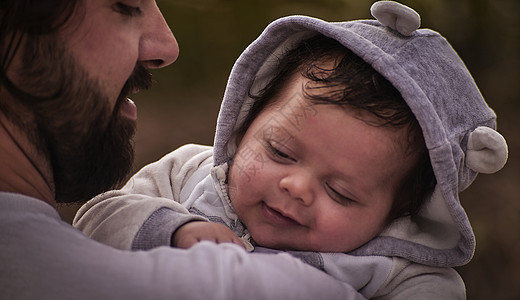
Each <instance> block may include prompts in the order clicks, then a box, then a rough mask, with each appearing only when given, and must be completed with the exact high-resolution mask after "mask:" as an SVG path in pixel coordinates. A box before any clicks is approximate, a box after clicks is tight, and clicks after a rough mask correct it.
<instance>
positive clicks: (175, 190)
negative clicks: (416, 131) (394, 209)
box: [75, 1, 507, 299]
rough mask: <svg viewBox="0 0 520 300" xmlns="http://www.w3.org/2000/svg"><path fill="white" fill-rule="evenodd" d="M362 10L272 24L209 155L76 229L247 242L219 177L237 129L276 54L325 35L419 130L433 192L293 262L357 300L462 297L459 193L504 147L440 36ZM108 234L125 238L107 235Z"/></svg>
mask: <svg viewBox="0 0 520 300" xmlns="http://www.w3.org/2000/svg"><path fill="white" fill-rule="evenodd" d="M371 11H372V14H373V16H374V17H375V18H376V19H377V20H359V21H350V22H338V23H330V22H325V21H323V20H319V19H315V18H310V17H305V16H291V17H285V18H282V19H279V20H276V21H274V22H273V23H271V24H270V25H269V26H268V27H267V28H266V29H265V30H264V32H263V33H262V34H261V35H260V36H259V37H258V38H257V39H256V40H255V41H254V42H253V43H252V44H251V45H250V46H249V47H248V48H247V49H246V50H245V51H244V52H243V53H242V55H241V56H240V57H239V58H238V60H237V62H236V63H235V65H234V67H233V69H232V72H231V75H230V78H229V81H228V85H227V88H226V92H225V95H224V100H223V102H222V106H221V110H220V114H219V117H218V124H217V131H216V136H215V144H214V148H213V149H210V148H207V147H202V146H194V145H191V146H185V147H182V148H180V149H179V150H176V151H174V152H172V153H171V154H169V155H167V156H165V157H164V158H163V159H161V160H160V161H158V162H156V163H154V164H151V165H149V166H147V167H145V168H144V169H143V170H141V171H140V172H139V173H138V174H136V175H135V176H134V177H133V179H132V180H131V181H130V182H129V183H128V184H127V186H125V188H124V189H123V190H121V191H114V192H111V193H107V194H105V195H102V196H100V197H97V198H95V199H93V200H92V201H90V202H89V203H87V204H86V205H85V206H84V207H83V208H82V209H81V210H80V211H79V213H78V215H77V217H76V220H75V226H77V227H78V228H80V229H81V230H82V231H84V232H85V233H86V234H87V235H90V236H91V237H92V238H94V239H97V240H100V241H102V242H104V243H108V244H110V245H113V246H115V247H119V248H125V249H128V248H133V249H147V248H151V247H155V246H159V245H169V243H170V238H171V235H172V233H173V232H174V231H175V230H176V229H177V228H178V227H179V226H182V225H183V224H185V223H186V222H188V221H191V220H206V221H208V220H209V221H212V222H221V223H223V224H226V225H227V226H228V227H230V228H231V229H232V230H233V231H234V232H235V233H237V234H238V235H239V236H243V235H247V230H246V229H245V228H244V227H243V225H242V224H241V222H240V220H238V218H237V217H236V214H235V213H234V211H233V208H232V206H231V203H230V201H229V198H228V197H227V186H226V184H225V181H226V180H225V179H226V174H227V168H228V164H229V163H230V161H231V159H232V158H233V156H234V154H235V151H236V142H235V139H236V131H237V128H239V127H240V125H241V124H242V122H243V121H244V119H245V116H247V114H248V113H249V111H248V109H249V107H250V104H251V102H252V101H253V100H252V99H251V98H249V91H253V92H254V91H258V90H260V89H262V88H263V87H264V86H265V84H266V83H267V82H269V79H270V78H271V77H272V76H273V73H274V72H273V68H274V67H275V65H276V59H275V58H276V57H278V56H279V54H280V53H283V52H284V51H286V50H287V49H290V48H291V47H294V46H295V44H297V43H298V42H299V41H301V40H302V39H306V38H309V37H311V36H313V35H317V34H322V35H325V36H328V37H330V38H333V39H335V40H337V41H339V42H340V43H341V44H342V45H344V46H345V47H347V48H348V49H350V50H351V51H353V52H354V53H355V54H357V55H358V56H359V57H361V58H362V59H363V60H365V61H366V62H367V63H369V64H370V65H371V66H372V67H373V68H374V69H375V70H376V71H377V72H379V73H380V74H382V75H383V76H384V77H385V78H386V79H387V80H389V81H390V82H391V83H392V84H393V85H394V87H395V88H396V89H397V90H398V91H399V92H400V93H401V95H402V97H403V98H404V99H405V101H406V103H407V104H408V105H409V107H410V108H411V110H412V112H413V113H414V114H415V116H416V118H417V120H418V122H419V125H420V127H421V128H422V131H423V135H424V138H425V142H426V147H427V149H428V151H429V155H430V159H431V164H432V166H433V170H434V173H435V176H436V179H437V185H436V187H435V190H434V192H433V193H432V195H431V197H430V199H428V201H427V202H426V203H425V205H424V206H423V207H422V209H421V211H420V212H419V214H418V215H417V216H415V217H413V218H410V217H404V218H400V219H398V220H397V221H395V222H394V223H392V224H391V225H390V226H388V227H387V228H386V229H385V230H384V232H382V233H381V234H380V235H379V236H377V237H376V238H374V239H373V240H371V241H369V242H368V243H366V244H365V245H363V246H362V247H360V248H358V249H356V250H354V251H352V252H351V253H348V254H338V253H335V254H332V253H328V254H324V253H321V254H320V253H306V252H291V254H292V255H293V256H296V257H300V258H301V259H302V260H303V261H305V262H307V263H310V264H312V265H314V266H316V267H317V268H319V269H321V270H324V271H326V272H327V273H329V274H330V275H332V276H334V277H335V278H337V279H339V280H342V281H345V282H347V283H348V284H350V285H352V286H353V287H354V288H355V289H356V290H358V291H359V292H360V293H362V295H363V296H364V297H366V298H371V297H381V298H402V297H405V298H409V299H412V298H414V297H416V298H420V299H426V298H438V297H441V298H444V299H446V297H448V298H450V299H451V298H463V297H464V286H463V283H462V281H461V280H460V278H459V277H458V275H457V274H456V273H455V271H453V270H452V269H451V267H454V266H460V265H464V264H466V263H467V262H469V261H470V259H471V258H472V256H473V253H474V249H475V238H474V234H473V231H472V229H471V226H470V223H469V220H468V218H467V215H466V213H465V211H464V209H463V207H462V206H461V204H460V201H459V193H460V192H461V191H463V190H464V189H465V188H467V187H468V186H469V185H470V184H471V183H472V181H473V180H474V179H475V177H476V175H477V173H479V172H483V173H493V172H496V171H498V170H500V169H501V168H502V167H503V165H504V164H505V162H506V160H507V145H506V143H505V140H504V138H503V137H502V136H501V135H500V134H498V133H497V131H496V121H495V119H496V116H495V114H494V112H493V111H492V110H491V109H490V108H489V107H488V105H487V104H486V102H485V101H484V99H483V98H482V96H481V94H480V92H479V90H478V88H477V86H476V84H475V82H474V80H473V79H472V77H471V75H470V73H469V72H468V70H467V68H466V67H465V65H464V63H463V62H462V60H461V59H460V58H459V56H458V55H457V54H456V52H455V51H454V50H453V49H452V47H451V46H450V44H449V43H448V42H447V41H446V40H445V39H444V38H443V37H442V36H441V35H439V34H438V33H437V32H434V31H432V30H428V29H418V28H419V25H420V18H419V15H418V14H417V13H416V12H415V11H413V10H411V9H410V8H408V7H405V6H403V5H400V4H398V3H396V2H392V1H380V2H377V3H375V4H374V5H373V6H372V9H371ZM135 194H145V195H148V196H150V198H149V199H148V200H149V201H134V200H135V199H136V197H135ZM157 197H161V198H157ZM208 197H209V198H213V199H218V200H217V201H208V200H207V198H208ZM129 199H131V201H130V200H129ZM165 199H173V200H175V202H174V203H175V204H172V203H171V202H172V201H166V200H165ZM152 200H153V201H152ZM177 202H178V203H180V204H181V205H178V203H177ZM204 202H207V203H206V204H204ZM110 207H111V208H110ZM216 207H219V208H218V209H217V210H220V212H215V209H216ZM122 212H123V213H122ZM129 215H132V218H131V220H129V218H127V216H129ZM107 216H110V217H109V218H107ZM118 216H119V217H118ZM107 220H108V221H107ZM122 227H124V228H125V231H122V230H121V228H122ZM116 230H117V232H119V233H121V232H125V233H124V234H118V235H117V236H114V235H113V234H110V233H111V232H115V231H116ZM256 251H263V252H266V251H271V250H267V249H256ZM440 287H442V288H440ZM407 291H408V292H407Z"/></svg>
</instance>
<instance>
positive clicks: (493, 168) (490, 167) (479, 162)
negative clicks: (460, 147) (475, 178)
mask: <svg viewBox="0 0 520 300" xmlns="http://www.w3.org/2000/svg"><path fill="white" fill-rule="evenodd" d="M507 157H508V149H507V143H506V140H505V139H504V137H503V136H502V135H500V133H498V132H497V131H495V130H493V129H491V128H489V127H485V126H480V127H477V128H476V129H475V130H474V131H473V132H471V133H470V135H469V139H468V150H467V153H466V165H467V166H468V168H470V169H471V170H473V171H476V172H480V173H484V174H492V173H495V172H497V171H499V170H500V169H502V168H503V167H504V165H505V164H506V162H507Z"/></svg>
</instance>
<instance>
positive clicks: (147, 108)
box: [61, 0, 520, 300]
mask: <svg viewBox="0 0 520 300" xmlns="http://www.w3.org/2000/svg"><path fill="white" fill-rule="evenodd" d="M157 2H158V4H159V6H160V8H161V9H162V10H163V13H164V15H165V18H166V20H167V21H168V23H169V25H170V27H171V28H172V31H173V33H174V34H175V36H176V38H177V40H178V42H179V45H180V49H181V51H180V56H179V58H178V60H177V62H175V63H174V64H173V65H171V66H169V67H167V68H165V69H162V70H155V71H153V75H154V80H155V81H156V83H155V85H154V87H153V88H152V89H151V90H149V91H145V92H141V93H139V94H138V95H136V96H134V97H133V99H134V101H135V102H136V103H137V106H138V109H139V122H138V131H137V136H136V139H135V144H136V155H137V156H136V162H135V169H134V170H135V171H137V170H138V169H139V168H141V167H142V166H143V165H145V164H147V163H150V162H153V161H155V160H157V159H159V158H160V157H162V156H163V155H165V154H166V153H167V152H169V151H171V150H173V149H175V148H177V147H178V146H180V145H183V144H186V143H200V144H208V145H211V144H212V142H213V134H214V128H215V124H216V118H217V114H218V109H219V105H220V101H221V99H222V95H223V93H224V89H225V85H226V81H227V77H228V75H229V72H230V70H231V67H232V66H233V63H234V61H235V60H236V58H237V57H238V56H239V54H240V53H241V52H242V51H243V50H244V49H245V47H246V46H247V45H248V44H249V43H251V42H252V41H253V40H254V39H255V38H256V37H257V36H258V35H259V34H260V33H261V32H262V30H263V29H264V28H265V26H266V25H267V24H268V23H270V22H271V21H273V20H274V19H276V18H279V17H281V16H286V15H292V14H303V15H309V16H314V17H318V18H321V19H325V20H328V21H344V20H354V19H365V18H372V17H371V16H370V12H369V8H370V5H371V4H372V3H373V1H371V0H319V1H317V0H262V1H259V0H158V1H157ZM401 3H403V4H406V5H409V6H411V7H413V8H414V9H415V10H416V11H417V12H418V13H419V14H420V15H421V18H422V26H421V27H427V28H431V29H434V30H436V31H439V32H441V33H442V34H443V35H444V36H445V37H446V38H447V39H448V41H450V43H451V44H452V45H453V47H454V48H455V49H456V50H457V51H458V53H459V55H460V56H461V57H462V59H463V60H464V61H465V62H466V64H467V66H468V68H469V70H470V71H471V72H472V74H473V76H474V78H475V80H476V82H477V84H478V85H479V87H480V89H481V92H482V94H483V95H484V97H485V98H486V100H487V102H488V103H489V105H490V106H491V107H492V108H493V109H494V110H495V111H496V112H497V114H498V127H499V131H500V132H501V133H502V134H503V135H504V136H505V137H506V139H507V141H508V144H509V151H510V156H509V162H508V164H507V165H506V167H505V168H504V169H503V170H501V171H500V172H498V173H496V174H493V175H479V177H478V178H477V180H476V181H475V183H474V184H473V185H472V186H471V187H470V188H469V189H468V190H466V191H464V192H463V193H462V203H463V205H464V207H465V208H466V211H467V213H468V215H469V217H470V220H471V222H472V225H473V229H474V231H475V234H476V238H477V250H476V253H475V257H474V259H473V260H472V262H470V263H469V264H468V265H467V266H464V267H461V268H458V269H457V270H458V271H459V273H460V274H461V275H462V277H463V278H464V280H465V283H466V288H467V295H468V299H495V300H498V299H520V234H519V232H518V231H519V230H520V165H519V164H520V161H519V157H518V156H517V155H516V154H517V153H518V151H519V150H520V145H519V143H520V0H416V1H413V0H410V1H405V0H403V1H401ZM74 210H75V207H62V208H61V211H62V212H63V216H64V218H65V219H67V220H70V219H71V216H72V215H73V212H74Z"/></svg>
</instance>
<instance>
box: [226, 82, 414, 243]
mask: <svg viewBox="0 0 520 300" xmlns="http://www.w3.org/2000/svg"><path fill="white" fill-rule="evenodd" d="M304 80H306V79H303V77H299V76H297V77H295V78H294V79H293V80H292V81H291V82H290V83H289V85H288V88H287V89H286V90H285V91H284V92H282V93H281V94H280V95H279V96H278V97H277V98H276V99H275V102H274V104H273V105H271V106H269V107H268V108H266V109H264V111H262V112H261V113H260V114H259V115H258V117H257V118H256V119H255V121H254V122H253V123H252V124H251V126H250V127H249V129H248V130H247V132H246V134H245V135H244V137H243V138H242V140H241V141H240V144H239V147H238V150H237V153H236V155H235V157H234V161H233V163H232V165H231V169H230V174H229V194H230V198H231V202H232V204H233V207H234V209H235V211H236V213H237V214H238V216H239V218H240V219H241V220H242V222H243V223H244V225H245V226H246V227H247V228H248V230H249V232H250V233H251V235H252V237H253V239H254V240H255V241H256V242H257V243H258V244H260V245H262V246H265V247H270V248H278V249H293V250H307V251H322V252H329V251H330V252H347V251H350V250H353V249H355V248H357V247H359V246H361V245H363V244H364V243H366V242H368V241H369V240H370V239H372V238H373V237H375V236H376V235H378V234H379V233H380V232H381V230H382V229H383V227H384V226H385V221H386V217H387V215H388V213H389V211H390V208H391V206H392V202H393V199H394V196H395V194H396V191H397V189H398V187H399V183H401V182H402V181H403V180H404V176H405V174H406V172H407V171H408V170H409V169H410V168H411V167H412V165H413V160H410V159H407V157H406V155H405V151H404V147H402V146H400V144H399V143H404V142H405V141H406V139H405V138H404V136H405V129H395V128H387V127H377V126H371V125H368V124H367V123H366V122H365V121H370V120H371V119H370V118H372V117H371V116H369V115H368V114H363V113H359V112H355V111H353V110H350V109H348V108H341V107H339V106H336V105H311V104H310V103H309V101H308V100H305V99H304V98H303V95H302V91H301V87H302V84H303V83H304ZM361 119H363V120H361Z"/></svg>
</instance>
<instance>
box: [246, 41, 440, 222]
mask: <svg viewBox="0 0 520 300" xmlns="http://www.w3.org/2000/svg"><path fill="white" fill-rule="evenodd" d="M333 60H334V61H335V64H334V65H333V66H332V68H331V69H328V68H325V65H324V63H328V62H330V61H333ZM275 72H276V74H275V76H274V77H273V78H272V79H271V80H270V81H269V83H268V84H267V86H266V87H265V88H263V89H262V90H261V91H260V92H259V93H258V94H255V95H253V94H251V93H250V95H249V96H250V97H251V98H253V99H254V100H255V102H254V103H253V105H252V107H251V110H250V113H249V114H248V116H247V118H246V119H245V121H244V124H243V125H242V126H241V127H240V128H239V130H238V134H239V136H243V134H245V132H246V130H247V128H249V126H250V125H251V123H252V122H253V120H254V119H255V118H256V116H257V115H258V114H259V113H260V112H261V111H262V110H264V109H265V108H266V107H268V106H269V105H272V104H273V101H272V99H274V97H275V96H277V95H278V94H279V93H280V92H281V91H282V90H283V89H284V88H286V85H287V82H288V80H289V78H290V77H291V76H292V75H294V74H296V73H297V72H299V73H300V74H301V75H302V76H304V77H305V78H307V79H309V80H310V81H309V82H308V83H307V84H306V85H305V86H304V95H305V97H306V98H308V99H309V100H310V101H311V102H312V103H313V104H335V105H340V106H349V107H351V108H353V109H359V110H363V111H367V112H369V113H371V114H373V115H374V116H375V117H376V118H377V120H378V122H377V123H373V122H367V124H369V125H372V126H387V127H395V128H407V142H408V144H407V145H404V147H405V150H406V153H407V155H408V154H411V156H412V157H417V158H418V160H417V164H416V165H415V167H414V168H413V169H412V170H411V171H410V172H409V173H408V174H407V176H406V178H405V180H404V182H402V184H401V186H399V187H398V191H397V195H396V198H395V200H394V202H393V204H392V208H391V211H390V213H389V216H388V218H387V223H390V222H391V221H393V220H395V219H397V218H399V217H402V216H413V215H416V214H417V213H418V211H419V209H420V208H421V206H422V204H423V203H424V202H425V200H426V199H427V196H428V195H429V194H430V193H431V192H432V191H433V188H434V187H435V184H436V179H435V175H434V173H433V169H432V166H431V163H430V158H429V155H428V151H427V149H426V146H425V143H424V138H423V135H422V130H421V128H420V126H419V124H418V122H417V120H416V118H415V116H414V114H413V113H412V111H411V110H410V108H409V107H408V105H407V104H406V102H405V101H404V99H403V98H402V96H401V94H400V93H399V91H397V89H396V88H395V87H394V86H393V85H392V84H391V83H390V82H389V81H388V80H387V79H386V78H384V77H383V76H382V75H381V74H379V73H378V72H376V71H375V70H374V69H373V68H372V67H371V66H370V65H369V64H368V63H366V62H365V61H364V60H362V59H361V58H359V57H358V56H357V55H355V54H354V53H353V52H352V51H350V50H349V49H347V48H345V47H344V46H343V45H341V44H340V43H339V42H338V41H336V40H334V39H331V38H328V37H325V36H323V35H318V36H315V37H312V38H310V39H307V40H304V41H303V42H301V43H300V44H299V45H297V46H296V47H295V48H293V49H291V50H289V51H288V52H286V53H285V54H283V55H282V57H281V58H280V60H279V63H278V66H277V69H276V71H275Z"/></svg>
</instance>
